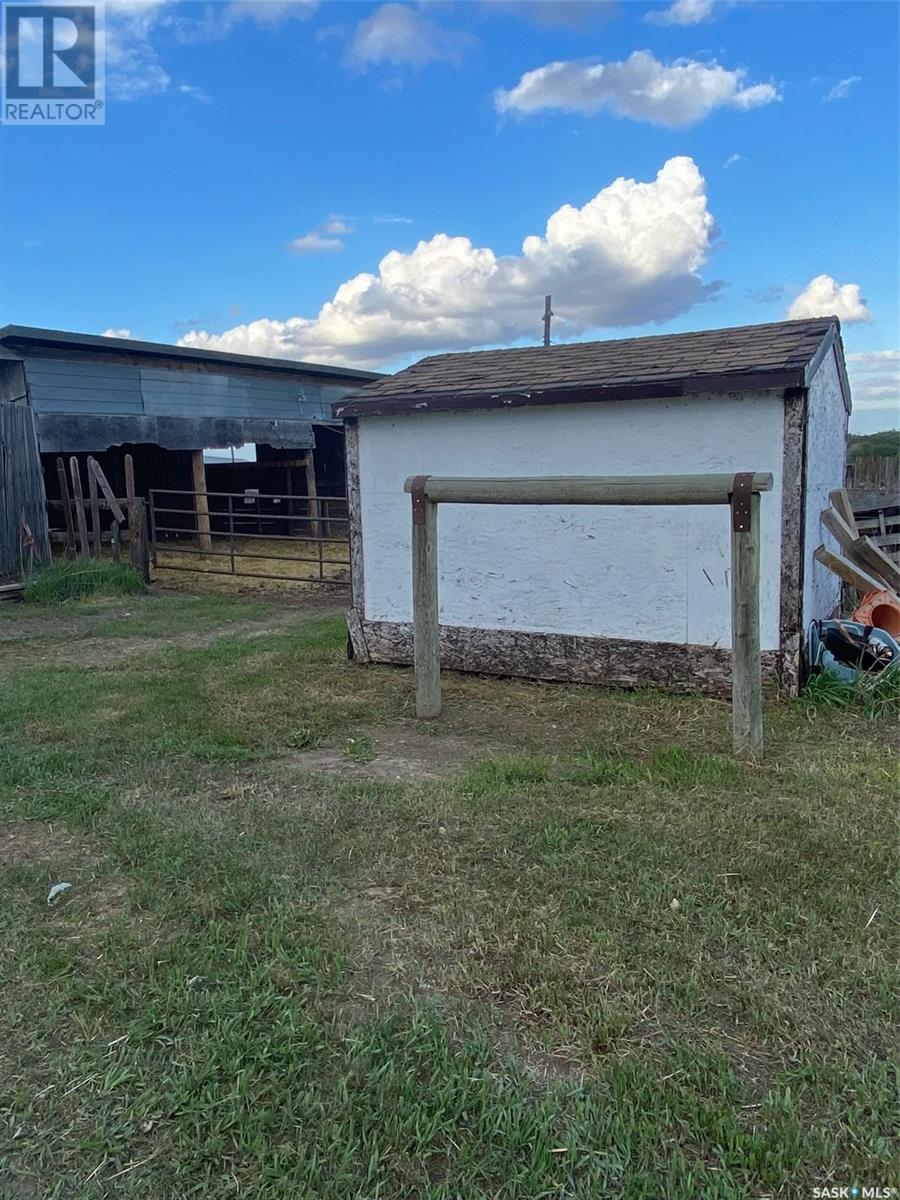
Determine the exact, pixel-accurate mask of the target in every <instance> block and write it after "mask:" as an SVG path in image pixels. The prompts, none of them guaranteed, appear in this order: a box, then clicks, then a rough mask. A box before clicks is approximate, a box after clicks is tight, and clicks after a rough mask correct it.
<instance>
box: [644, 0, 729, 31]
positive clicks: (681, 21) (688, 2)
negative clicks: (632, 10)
mask: <svg viewBox="0 0 900 1200" xmlns="http://www.w3.org/2000/svg"><path fill="white" fill-rule="evenodd" d="M714 5H715V0H674V3H673V4H670V5H669V7H668V8H664V9H658V8H654V9H651V11H650V12H649V13H648V14H647V20H648V21H652V22H653V24H654V25H699V24H700V22H701V21H707V20H709V18H710V17H711V16H712V11H713V7H714Z"/></svg>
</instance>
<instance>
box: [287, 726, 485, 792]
mask: <svg viewBox="0 0 900 1200" xmlns="http://www.w3.org/2000/svg"><path fill="white" fill-rule="evenodd" d="M490 753H491V747H490V746H485V745H483V744H481V745H476V744H474V743H473V742H472V740H471V739H469V738H464V737H458V736H456V735H455V734H446V733H442V732H433V733H426V732H424V731H423V730H421V729H416V728H403V727H402V726H400V727H399V728H394V729H379V730H376V731H373V732H372V733H368V734H362V735H361V736H359V737H356V738H352V737H351V738H348V739H347V740H346V742H345V744H344V745H343V746H341V747H338V748H336V749H323V750H307V751H304V752H303V753H301V754H292V755H290V757H289V758H288V759H286V760H285V761H286V762H287V763H288V764H289V765H290V766H291V767H295V768H297V769H299V770H301V771H314V772H323V773H325V774H335V775H341V776H345V777H347V778H361V779H363V778H365V779H391V780H398V781H401V782H403V781H406V780H417V779H442V778H444V777H446V776H452V775H458V774H460V773H461V772H462V771H464V770H465V769H466V767H467V766H468V765H469V764H471V763H472V762H474V761H475V760H476V759H477V758H483V757H484V756H485V755H486V754H488V755H489V754H490Z"/></svg>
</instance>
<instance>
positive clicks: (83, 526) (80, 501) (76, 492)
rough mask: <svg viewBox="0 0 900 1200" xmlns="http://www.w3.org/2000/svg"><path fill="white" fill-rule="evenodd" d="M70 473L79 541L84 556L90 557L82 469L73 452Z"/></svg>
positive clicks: (70, 460)
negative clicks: (82, 488) (82, 487)
mask: <svg viewBox="0 0 900 1200" xmlns="http://www.w3.org/2000/svg"><path fill="white" fill-rule="evenodd" d="M69 474H70V475H71V476H72V495H73V496H74V498H75V519H76V521H77V522H78V541H79V543H80V545H81V554H82V557H83V558H89V557H90V553H91V548H90V545H89V543H88V527H87V517H86V516H85V512H84V492H83V491H82V490H81V471H80V469H79V467H78V459H77V458H76V457H75V455H74V454H73V455H72V457H71V458H70V459H69Z"/></svg>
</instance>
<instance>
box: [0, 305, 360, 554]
mask: <svg viewBox="0 0 900 1200" xmlns="http://www.w3.org/2000/svg"><path fill="white" fill-rule="evenodd" d="M378 378H379V376H378V375H376V374H374V373H373V372H370V371H357V370H349V369H344V368H340V367H329V366H320V365H317V364H314V363H303V362H291V361H288V360H281V359H275V358H259V357H253V356H250V355H244V354H225V353H221V352H217V351H206V350H203V351H201V350H195V349H191V348H186V347H181V346H168V345H159V344H155V343H149V342H138V341H133V340H131V339H125V338H111V337H93V336H88V335H83V334H73V333H62V332H58V331H56V330H51V329H32V328H26V327H23V326H18V325H7V326H5V327H3V328H2V329H0V405H4V406H5V405H11V406H15V409H13V408H10V409H9V410H7V412H6V418H7V419H6V420H2V419H0V463H4V462H8V463H10V464H11V463H13V462H15V463H16V464H18V468H19V470H18V472H17V473H16V474H13V473H12V472H11V470H8V471H5V472H4V475H3V479H2V480H0V504H2V508H0V514H2V515H3V517H4V520H3V522H0V576H3V575H13V574H15V573H16V571H17V567H18V561H19V556H20V553H21V527H22V516H23V515H25V516H26V519H27V523H28V524H29V526H31V528H33V529H34V531H35V534H36V536H37V537H38V539H39V540H41V539H42V538H43V536H44V535H43V534H42V531H41V523H42V522H44V509H43V499H42V497H41V480H40V478H39V477H36V476H35V474H34V472H33V471H32V470H31V468H30V467H29V465H28V463H29V462H30V461H31V460H32V459H34V457H35V453H36V451H37V452H39V454H40V463H41V465H42V467H43V488H44V490H45V492H46V496H47V498H48V499H49V500H50V501H53V500H56V499H58V498H59V491H58V483H57V472H56V466H55V463H56V456H57V455H64V456H66V458H68V457H69V456H71V455H75V456H77V457H78V458H79V459H80V460H82V461H83V460H84V459H85V458H86V457H87V455H88V454H91V455H93V456H94V457H95V458H96V459H97V460H98V462H99V463H100V465H101V466H102V468H103V470H104V471H105V473H106V475H107V477H108V478H109V480H110V483H111V485H112V486H113V488H114V490H116V491H117V493H118V494H119V495H123V494H124V478H123V458H124V454H125V453H126V452H129V453H130V454H131V455H132V458H133V462H134V469H135V481H136V487H137V491H138V493H140V494H143V495H144V496H146V495H147V494H148V492H149V490H150V489H151V488H169V489H184V490H185V492H189V491H190V490H192V489H193V490H197V489H199V490H203V489H204V488H205V487H206V486H207V484H206V474H207V468H205V467H204V463H203V450H209V449H215V448H228V447H236V446H241V445H246V444H251V443H252V444H254V445H256V446H257V456H256V457H257V461H256V462H255V463H236V464H228V463H226V464H223V465H221V466H213V467H209V468H208V471H209V473H210V474H211V475H212V474H213V473H214V474H215V478H214V479H211V480H210V483H209V485H208V486H209V487H210V490H213V491H214V490H216V489H218V490H220V491H232V490H236V489H237V488H241V489H244V488H251V487H252V488H256V489H258V490H261V491H262V492H266V491H269V492H283V491H285V490H287V491H293V492H295V493H297V494H304V493H306V491H307V489H308V488H309V487H310V486H313V487H317V488H318V492H319V494H323V495H342V494H343V493H344V486H345V481H344V447H343V432H342V425H341V422H340V421H338V420H335V419H334V418H333V417H332V405H333V403H334V401H336V400H338V399H340V398H341V397H342V396H345V395H346V394H347V393H348V392H350V391H353V390H354V389H356V388H358V387H360V386H361V385H362V384H364V383H368V382H371V381H372V380H375V379H378ZM26 410H27V412H26ZM3 416H4V414H3V412H0V418H3ZM14 417H15V428H13V418H14ZM293 473H296V474H297V476H298V477H297V478H296V479H294V478H292V474H293ZM57 519H58V520H61V513H60V512H59V511H58V510H57Z"/></svg>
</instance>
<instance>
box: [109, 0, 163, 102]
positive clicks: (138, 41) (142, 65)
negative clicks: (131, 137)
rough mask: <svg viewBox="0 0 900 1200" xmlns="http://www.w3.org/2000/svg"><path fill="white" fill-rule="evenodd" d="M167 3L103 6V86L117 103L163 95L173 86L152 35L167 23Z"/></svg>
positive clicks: (122, 0)
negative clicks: (104, 20) (104, 59)
mask: <svg viewBox="0 0 900 1200" xmlns="http://www.w3.org/2000/svg"><path fill="white" fill-rule="evenodd" d="M167 8H168V5H167V0H117V2H116V3H112V4H107V6H106V25H105V49H106V86H107V90H108V91H109V93H110V95H111V96H112V97H113V98H114V99H116V100H140V99H143V98H144V97H145V96H156V95H159V94H160V93H161V92H166V91H168V89H169V86H170V84H171V82H172V80H171V77H170V75H169V73H168V72H167V71H166V69H165V67H164V66H163V65H162V62H161V60H160V57H159V55H158V53H157V52H156V49H155V47H154V45H153V41H152V34H153V32H154V31H155V30H156V29H158V28H159V27H160V25H161V24H162V23H163V22H165V21H166V20H167V19H168V12H167Z"/></svg>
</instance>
